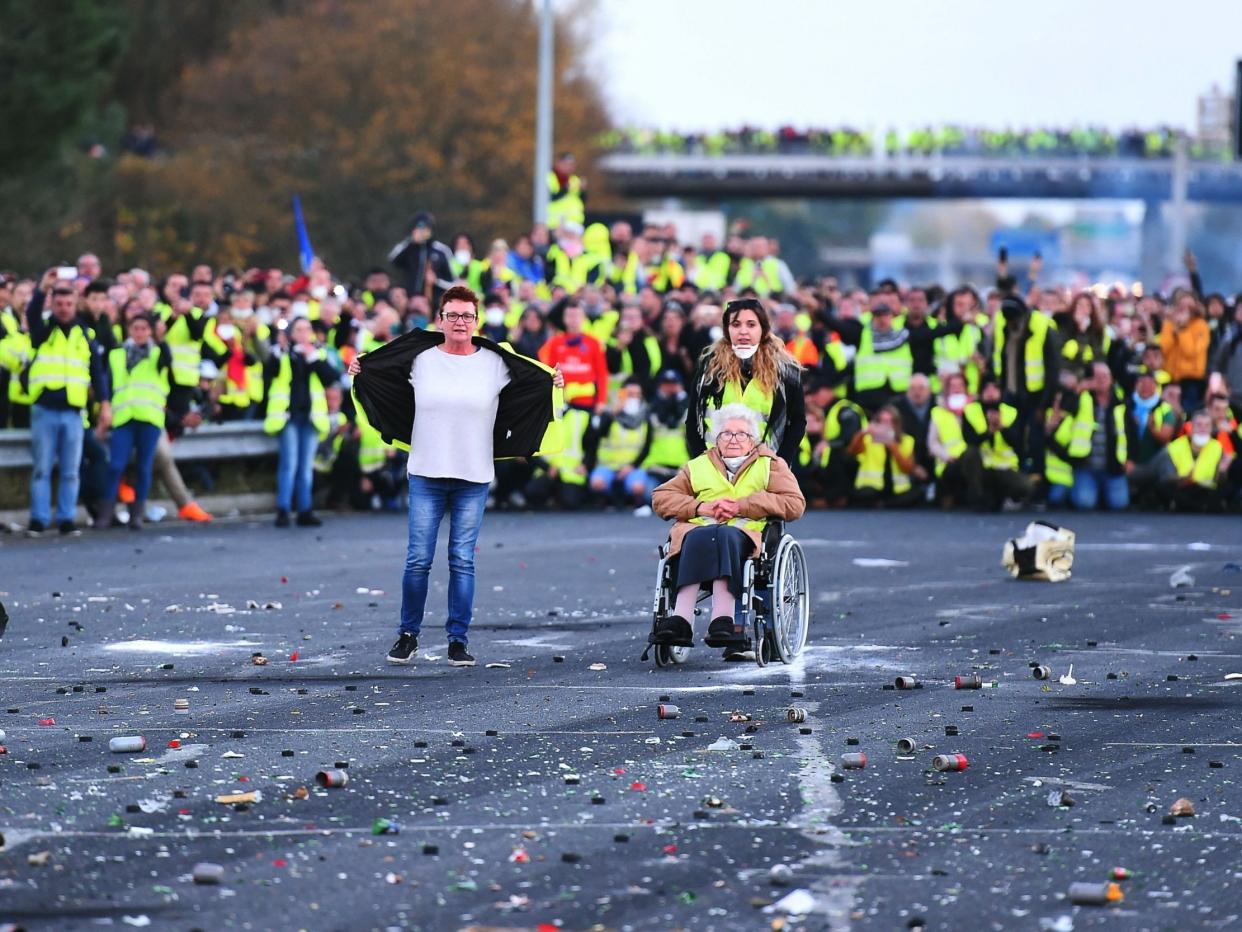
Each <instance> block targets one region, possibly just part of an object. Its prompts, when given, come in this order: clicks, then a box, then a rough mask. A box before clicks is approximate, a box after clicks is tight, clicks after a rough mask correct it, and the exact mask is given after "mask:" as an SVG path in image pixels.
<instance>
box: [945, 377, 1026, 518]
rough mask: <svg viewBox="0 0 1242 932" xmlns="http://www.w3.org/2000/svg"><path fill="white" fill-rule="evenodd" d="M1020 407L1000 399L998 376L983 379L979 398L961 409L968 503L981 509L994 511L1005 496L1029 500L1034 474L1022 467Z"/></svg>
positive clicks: (964, 471)
mask: <svg viewBox="0 0 1242 932" xmlns="http://www.w3.org/2000/svg"><path fill="white" fill-rule="evenodd" d="M1017 422H1018V411H1017V409H1016V408H1014V407H1013V406H1012V405H1008V404H1002V403H1001V388H1000V385H999V384H998V383H997V382H996V380H995V379H992V378H987V379H984V381H983V383H982V387H981V388H980V391H979V400H978V401H972V402H971V403H970V404H968V405H967V406H966V407H965V409H964V410H963V411H962V435H963V438H964V439H965V441H966V452H965V453H964V454H962V479H963V483H964V486H965V490H966V504H967V505H969V506H970V507H971V508H974V509H976V510H978V511H995V510H997V509H998V508H1000V506H1001V504H1002V503H1003V502H1004V501H1005V499H1012V500H1014V501H1019V502H1023V501H1026V500H1027V499H1028V498H1029V497H1030V495H1031V490H1032V482H1031V477H1030V476H1028V475H1026V474H1025V473H1023V472H1021V471H1020V470H1019V468H1018V467H1019V460H1018V453H1017V442H1018V430H1019V425H1018V423H1017Z"/></svg>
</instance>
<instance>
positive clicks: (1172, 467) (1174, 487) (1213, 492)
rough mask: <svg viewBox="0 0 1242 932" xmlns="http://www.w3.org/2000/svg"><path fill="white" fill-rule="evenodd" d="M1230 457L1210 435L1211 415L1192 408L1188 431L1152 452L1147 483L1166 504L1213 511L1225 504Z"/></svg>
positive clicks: (1195, 510)
mask: <svg viewBox="0 0 1242 932" xmlns="http://www.w3.org/2000/svg"><path fill="white" fill-rule="evenodd" d="M1232 461H1233V457H1232V456H1231V455H1230V454H1228V453H1226V452H1225V448H1224V447H1223V446H1222V445H1221V442H1220V441H1219V440H1218V439H1217V438H1216V437H1215V436H1213V434H1212V416H1211V415H1210V414H1209V413H1208V412H1207V411H1206V410H1200V411H1196V412H1195V414H1194V416H1193V417H1192V418H1191V419H1190V433H1189V434H1182V435H1181V436H1180V437H1177V438H1176V439H1174V440H1171V441H1170V442H1169V445H1168V446H1167V447H1165V448H1164V449H1163V450H1162V451H1160V452H1159V453H1158V454H1156V457H1155V459H1153V460H1152V464H1153V466H1154V467H1155V468H1154V472H1155V477H1154V478H1153V479H1152V480H1151V484H1153V485H1154V486H1155V490H1156V492H1157V493H1158V494H1159V496H1160V498H1161V500H1162V501H1163V502H1164V503H1165V505H1166V507H1167V506H1172V507H1174V508H1176V509H1177V510H1178V511H1190V512H1216V511H1222V510H1223V509H1224V507H1225V504H1226V499H1227V496H1226V491H1225V481H1224V480H1225V476H1226V474H1227V472H1228V470H1229V467H1230V464H1231V463H1232Z"/></svg>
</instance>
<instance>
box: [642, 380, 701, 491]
mask: <svg viewBox="0 0 1242 932" xmlns="http://www.w3.org/2000/svg"><path fill="white" fill-rule="evenodd" d="M689 406H690V402H689V395H687V393H686V386H685V383H684V382H683V381H682V377H681V373H680V372H678V371H677V370H676V369H665V370H664V371H663V372H661V373H660V375H659V377H658V378H657V379H656V388H655V395H654V397H653V398H652V400H651V416H650V418H649V420H650V422H651V448H650V449H649V450H648V451H647V458H646V459H645V460H643V464H642V468H643V470H644V471H645V472H646V473H647V475H648V476H649V477H650V478H651V481H652V482H666V481H668V480H669V479H671V478H673V476H675V475H676V474H677V470H679V469H681V467H682V466H684V465H686V463H687V462H688V461H689V459H690V451H689V450H687V449H686V412H687V411H688V410H689Z"/></svg>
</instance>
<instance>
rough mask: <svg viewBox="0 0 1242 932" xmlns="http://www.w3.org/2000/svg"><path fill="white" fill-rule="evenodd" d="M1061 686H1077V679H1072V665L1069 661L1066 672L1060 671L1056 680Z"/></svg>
mask: <svg viewBox="0 0 1242 932" xmlns="http://www.w3.org/2000/svg"><path fill="white" fill-rule="evenodd" d="M1057 682H1058V683H1060V684H1061V685H1062V686H1077V685H1078V680H1076V679H1074V665H1073V664H1072V663H1071V664H1070V666H1069V672H1068V673H1062V674H1061V676H1060V678H1059V679H1058V680H1057Z"/></svg>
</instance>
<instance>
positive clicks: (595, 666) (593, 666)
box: [587, 663, 608, 673]
mask: <svg viewBox="0 0 1242 932" xmlns="http://www.w3.org/2000/svg"><path fill="white" fill-rule="evenodd" d="M587 669H588V670H594V671H595V672H596V673H598V672H599V671H600V670H607V669H608V664H606V663H593V664H591V665H590V666H589V667H587Z"/></svg>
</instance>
